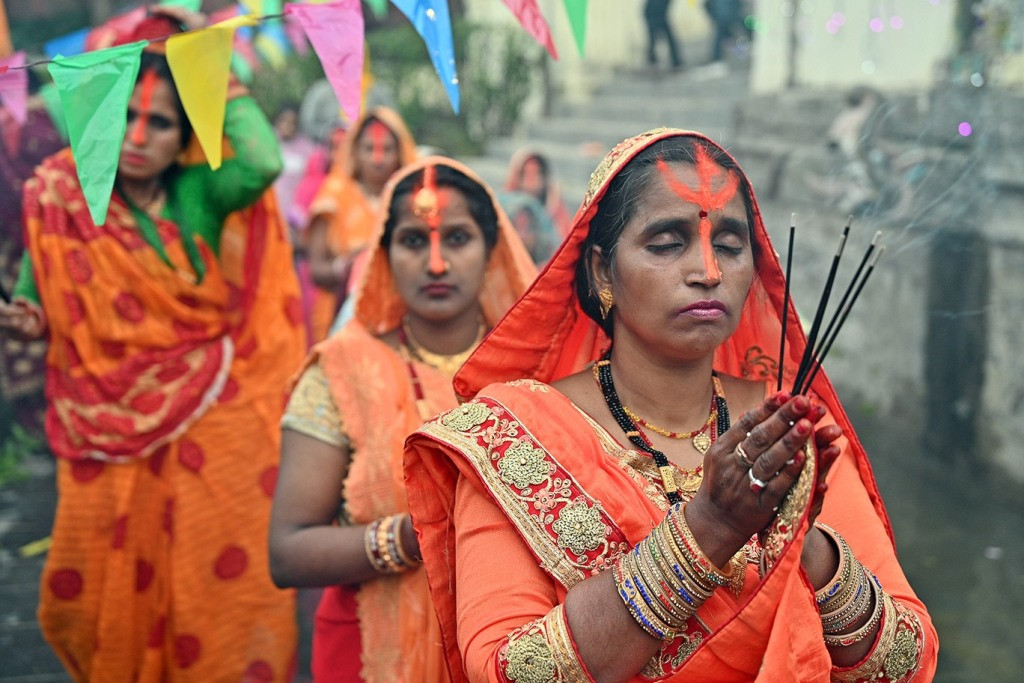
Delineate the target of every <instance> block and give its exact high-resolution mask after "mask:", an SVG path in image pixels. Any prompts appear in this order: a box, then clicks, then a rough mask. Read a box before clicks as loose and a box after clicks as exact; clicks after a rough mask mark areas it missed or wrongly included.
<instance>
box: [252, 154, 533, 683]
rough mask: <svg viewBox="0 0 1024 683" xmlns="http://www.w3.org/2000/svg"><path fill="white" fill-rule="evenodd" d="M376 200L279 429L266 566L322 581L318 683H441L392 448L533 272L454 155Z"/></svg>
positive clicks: (435, 407) (490, 199) (429, 410)
mask: <svg viewBox="0 0 1024 683" xmlns="http://www.w3.org/2000/svg"><path fill="white" fill-rule="evenodd" d="M383 201H384V207H385V208H386V211H385V214H384V215H383V216H382V217H381V223H380V225H379V227H378V231H377V233H376V234H375V236H374V239H373V242H372V246H371V247H370V250H369V252H368V266H367V270H366V271H365V274H364V277H363V279H362V281H361V285H360V287H359V289H358V290H357V292H356V294H355V296H356V299H355V317H354V318H353V319H352V320H350V321H349V322H348V323H347V324H346V325H345V326H344V327H343V328H342V329H341V330H340V331H339V332H337V333H335V334H334V335H332V336H331V337H330V338H329V339H328V340H327V341H325V342H322V343H321V344H319V345H318V346H317V347H316V348H315V349H314V352H313V354H312V355H311V357H310V359H309V361H308V366H307V368H306V370H305V372H304V373H303V374H302V376H301V378H300V379H299V381H298V384H297V385H296V388H295V391H294V392H293V394H292V398H291V402H290V403H289V406H288V408H287V410H286V412H285V417H284V419H283V421H282V431H283V440H282V446H281V453H282V459H281V477H280V480H279V483H278V488H277V493H276V494H275V500H274V510H273V514H272V516H271V529H270V561H271V573H272V575H273V577H274V580H275V581H277V583H278V584H279V585H282V586H327V587H328V588H327V589H326V590H325V591H324V594H323V597H322V600H321V602H320V607H319V609H318V610H317V616H316V628H315V635H314V640H313V676H314V678H315V679H316V680H317V681H341V682H350V681H360V680H363V681H367V682H369V683H391V682H392V681H410V682H411V681H444V680H447V676H446V667H445V663H444V653H443V651H442V649H441V646H440V635H439V634H438V631H437V619H436V617H435V616H434V609H433V607H432V606H431V604H430V595H429V593H428V591H427V584H426V577H425V576H424V574H423V571H422V569H421V568H420V567H419V559H418V558H419V548H418V546H417V544H416V537H415V536H414V535H413V528H412V524H411V522H410V519H409V515H408V514H407V507H406V503H405V490H404V486H403V485H402V444H403V443H404V440H405V437H406V436H407V435H408V434H409V433H410V432H412V431H413V430H414V429H416V427H418V426H419V425H420V424H422V423H423V421H424V420H426V419H429V418H430V417H432V416H433V415H435V414H437V413H438V412H439V411H442V410H447V409H449V408H452V407H454V406H455V405H457V401H456V399H455V393H454V391H453V390H452V385H451V378H452V376H453V375H454V373H455V370H457V369H458V367H459V366H460V365H461V363H462V361H463V360H465V358H466V357H467V356H468V355H469V353H470V352H471V351H472V349H473V348H475V346H476V345H477V344H478V343H479V341H480V339H481V338H482V337H483V335H484V333H485V332H486V331H487V329H489V328H490V327H491V326H492V325H494V324H495V323H496V322H497V321H498V320H499V319H501V316H502V315H504V314H505V312H506V311H507V310H508V308H509V307H510V306H511V305H512V303H513V302H515V300H516V298H518V296H519V295H520V294H521V293H522V292H523V291H525V289H526V287H527V285H528V284H529V283H530V281H531V280H532V278H533V275H534V272H535V271H534V267H533V264H532V262H531V261H530V257H529V255H528V254H527V253H526V250H525V248H524V247H523V246H522V244H521V243H520V242H519V239H518V237H517V236H516V234H515V230H514V228H512V227H511V225H510V223H509V222H508V219H507V218H506V217H505V215H504V213H502V211H501V209H500V207H499V205H498V204H497V201H496V200H495V197H494V195H493V194H492V193H491V191H490V190H489V189H488V188H487V186H486V185H485V184H484V183H483V182H482V181H480V180H479V179H478V178H477V177H476V176H475V175H474V174H473V173H472V172H470V171H469V170H468V169H467V168H465V167H464V166H462V165H460V164H458V163H456V162H453V161H451V160H449V159H444V158H441V157H429V158H426V159H423V160H421V161H419V162H416V163H414V164H412V165H410V166H407V167H405V168H403V169H402V170H400V171H399V172H398V174H397V175H396V176H395V177H394V178H392V180H391V182H390V183H389V184H388V188H387V189H385V191H384V194H383ZM340 501H341V502H342V510H343V512H342V515H341V525H340V526H338V525H337V524H336V522H337V521H338V517H339V515H338V509H339V502H340Z"/></svg>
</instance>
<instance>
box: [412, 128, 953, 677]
mask: <svg viewBox="0 0 1024 683" xmlns="http://www.w3.org/2000/svg"><path fill="white" fill-rule="evenodd" d="M783 290H784V278H783V275H782V272H781V270H780V268H779V264H778V260H777V258H776V256H775V252H774V251H773V249H772V246H771V243H770V242H769V240H768V235H767V233H766V231H765V229H764V225H763V223H762V220H761V216H760V212H759V210H758V207H757V202H756V200H755V198H754V195H753V192H752V190H751V188H750V185H749V181H748V180H747V179H746V177H745V176H744V175H743V173H742V171H741V170H740V169H739V167H738V166H737V165H736V162H735V161H734V160H733V159H732V158H731V157H730V156H729V155H728V154H727V153H726V152H725V151H724V150H723V149H722V148H721V147H719V146H718V145H717V144H715V143H714V142H712V141H711V140H709V139H707V138H705V137H703V136H701V135H699V134H696V133H689V132H684V131H678V130H668V129H660V130H656V131H652V132H649V133H645V134H643V135H639V136H637V137H635V138H632V139H629V140H626V141H625V142H623V143H621V144H620V145H619V146H617V147H616V148H615V149H614V150H613V151H612V152H610V153H609V155H608V156H607V157H606V158H605V159H604V161H603V162H602V163H601V165H600V166H599V167H598V169H597V171H595V173H594V175H593V177H592V179H591V183H590V187H589V190H588V192H587V196H586V198H585V200H584V203H583V206H582V207H581V208H580V210H579V212H578V213H577V215H576V218H575V220H574V222H573V226H572V229H571V231H570V233H569V236H568V238H567V240H566V242H565V243H564V244H563V245H562V247H561V249H560V251H559V252H558V253H556V255H555V256H554V258H553V259H552V261H551V262H550V264H549V265H548V267H547V268H546V269H545V271H544V272H543V273H542V274H541V276H540V277H539V278H538V280H537V281H536V282H535V283H534V285H533V286H532V287H531V288H530V290H529V291H528V292H527V293H526V294H525V295H524V296H523V298H522V299H521V300H520V301H519V302H518V303H517V304H516V306H515V307H514V308H513V309H512V310H511V311H510V312H509V314H508V315H507V316H506V317H505V318H504V319H503V320H502V322H501V323H500V324H499V325H498V326H497V327H495V329H494V330H492V332H491V334H490V335H489V336H488V337H487V339H486V340H485V341H484V343H483V344H482V345H481V346H480V347H479V348H478V349H477V350H476V351H475V352H474V354H473V356H471V357H470V359H469V360H468V361H467V363H466V364H465V365H464V366H463V368H462V370H461V371H460V372H459V374H458V375H457V377H456V381H455V387H456V391H457V392H458V393H459V394H460V395H462V396H466V397H469V396H474V395H475V396H476V398H474V399H473V400H471V401H470V402H468V403H465V404H463V405H462V406H461V407H459V408H456V409H454V410H452V411H449V412H448V413H446V414H443V415H441V416H440V417H438V418H437V419H435V420H433V421H431V422H430V423H428V424H426V425H424V426H423V427H422V428H421V429H420V430H418V431H417V432H416V433H415V434H414V435H413V436H411V437H410V438H409V440H408V441H407V446H406V455H405V480H406V490H407V492H408V500H409V510H410V512H411V514H412V516H413V519H414V521H415V526H416V531H417V535H418V539H419V546H420V549H421V551H422V553H423V558H424V565H425V567H426V570H427V577H428V580H429V584H430V588H431V593H432V595H433V598H434V604H435V607H436V608H437V611H438V617H439V620H440V624H441V633H442V637H443V639H444V643H445V649H446V652H447V656H448V663H449V666H450V669H451V673H452V677H453V679H454V680H457V681H467V680H468V681H502V682H504V681H527V680H529V681H540V680H545V681H583V680H598V681H626V680H630V681H644V680H671V681H687V682H692V681H717V682H721V681H751V680H757V681H829V680H834V681H909V680H915V681H927V680H930V679H931V677H932V675H933V674H934V671H935V662H936V653H937V650H938V643H937V639H936V635H935V630H934V628H933V627H932V624H931V620H930V618H929V616H928V612H927V610H926V609H925V607H924V605H923V604H922V603H921V602H920V600H918V598H917V597H916V596H915V594H914V592H913V590H912V589H911V587H910V585H909V584H908V582H907V580H906V578H905V577H904V575H903V572H902V570H901V569H900V566H899V562H898V561H897V559H896V554H895V550H894V547H893V540H892V534H891V530H890V528H889V523H888V519H887V517H886V514H885V509H884V507H883V505H882V501H881V499H880V497H879V495H878V491H877V489H876V488H875V485H874V480H873V477H872V474H871V468H870V466H869V465H868V461H867V458H866V456H865V453H864V451H863V448H862V447H861V445H860V443H859V442H858V440H857V437H856V435H855V434H854V432H853V429H852V428H851V426H850V424H849V421H848V420H847V418H846V415H845V414H844V412H843V409H842V406H841V405H840V403H839V400H838V398H837V396H836V393H835V391H834V389H833V388H832V385H831V383H830V382H829V380H828V378H827V377H826V376H825V374H824V373H821V374H819V375H818V376H817V378H816V379H815V381H814V384H813V387H812V391H811V392H810V393H809V395H806V396H804V395H801V396H795V397H794V396H790V395H789V394H788V393H786V392H778V393H777V392H776V391H775V379H776V373H777V370H778V367H779V366H778V358H776V357H773V350H777V349H779V347H780V343H779V342H780V333H781V327H782V326H781V324H780V319H781V310H782V306H783ZM789 319H790V320H797V318H796V315H795V312H794V311H793V310H790V311H789ZM787 339H788V345H787V351H788V354H787V358H786V363H785V367H786V369H787V371H789V374H788V375H787V378H788V380H789V383H790V384H791V383H792V379H793V377H792V370H793V369H795V368H796V366H797V361H796V359H797V358H799V356H800V355H801V354H802V352H803V350H804V347H805V343H806V342H805V339H804V336H803V333H802V332H801V330H800V329H799V327H798V326H796V325H793V326H791V327H790V328H789V329H788V330H787ZM613 340H614V344H613ZM502 382H504V383H502Z"/></svg>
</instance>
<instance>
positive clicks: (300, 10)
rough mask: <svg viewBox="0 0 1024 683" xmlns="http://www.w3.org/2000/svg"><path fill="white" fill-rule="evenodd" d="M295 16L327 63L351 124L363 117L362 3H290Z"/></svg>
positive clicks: (347, 0)
mask: <svg viewBox="0 0 1024 683" xmlns="http://www.w3.org/2000/svg"><path fill="white" fill-rule="evenodd" d="M285 13H287V14H289V15H291V16H293V17H295V18H296V19H297V20H298V21H299V23H300V24H302V28H304V29H305V30H306V37H308V38H309V42H310V43H311V44H312V45H313V50H314V51H316V54H317V56H318V57H319V58H320V63H321V64H323V67H324V74H325V75H326V76H327V80H328V81H330V83H331V87H332V88H334V93H335V94H336V95H337V96H338V101H339V102H340V103H341V107H342V109H344V110H345V115H346V116H348V120H349V121H355V120H356V119H357V118H359V100H360V90H359V84H360V80H361V78H362V75H363V7H362V5H361V4H360V0H334V2H328V3H324V4H319V5H298V4H290V5H287V6H286V7H285Z"/></svg>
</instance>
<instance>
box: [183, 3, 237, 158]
mask: <svg viewBox="0 0 1024 683" xmlns="http://www.w3.org/2000/svg"><path fill="white" fill-rule="evenodd" d="M255 23H256V19H255V18H254V17H250V16H244V17H235V18H233V19H228V20H227V21H223V22H221V23H219V24H214V25H213V26H208V27H206V28H205V29H203V30H201V31H190V32H188V33H179V34H177V35H174V36H171V37H170V38H168V39H167V64H168V65H169V66H170V67H171V74H172V75H173V76H174V85H175V87H176V88H177V89H178V97H180V98H181V104H182V106H183V107H184V108H185V113H186V114H188V120H189V121H190V122H191V123H192V130H193V131H194V132H195V135H196V138H197V139H198V140H199V145H200V146H201V147H202V148H203V153H205V154H206V158H207V160H208V161H209V162H210V168H212V169H214V170H216V169H218V168H220V164H221V156H222V152H223V145H224V143H223V136H224V109H225V106H226V101H227V93H228V76H229V75H230V71H231V46H232V43H233V41H234V39H235V29H236V28H238V27H239V26H252V25H253V24H255Z"/></svg>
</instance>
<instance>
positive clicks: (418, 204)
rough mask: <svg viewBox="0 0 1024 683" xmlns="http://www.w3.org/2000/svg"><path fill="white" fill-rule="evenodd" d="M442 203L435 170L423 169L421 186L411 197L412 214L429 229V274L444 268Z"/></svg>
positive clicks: (433, 167) (440, 271) (431, 168)
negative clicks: (424, 222) (421, 220)
mask: <svg viewBox="0 0 1024 683" xmlns="http://www.w3.org/2000/svg"><path fill="white" fill-rule="evenodd" d="M443 208H444V201H443V199H442V197H441V193H440V192H438V191H437V168H436V167H435V166H427V167H426V168H424V169H423V186H422V187H421V188H420V189H419V190H417V191H416V193H415V194H414V195H413V197H412V212H413V215H415V216H418V217H419V218H422V219H423V220H425V221H426V223H427V227H429V228H430V264H429V268H430V272H432V273H443V272H444V271H445V270H446V268H445V265H444V257H443V256H442V255H441V210H442V209H443Z"/></svg>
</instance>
